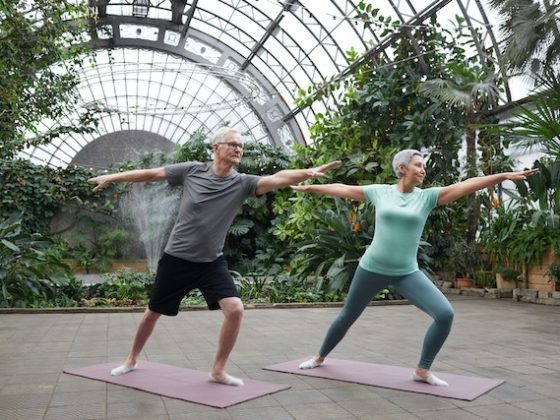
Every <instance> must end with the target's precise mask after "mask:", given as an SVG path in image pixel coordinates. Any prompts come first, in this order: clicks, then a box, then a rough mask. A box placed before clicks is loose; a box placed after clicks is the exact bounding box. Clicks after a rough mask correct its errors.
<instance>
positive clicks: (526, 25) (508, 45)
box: [490, 0, 560, 72]
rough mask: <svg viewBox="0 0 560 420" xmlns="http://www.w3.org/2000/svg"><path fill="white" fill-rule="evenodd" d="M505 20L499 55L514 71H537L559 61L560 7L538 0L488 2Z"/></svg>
mask: <svg viewBox="0 0 560 420" xmlns="http://www.w3.org/2000/svg"><path fill="white" fill-rule="evenodd" d="M490 5H491V6H492V7H494V8H496V10H498V12H499V14H500V15H501V16H503V17H504V19H503V22H502V23H501V25H500V30H501V32H502V34H503V41H504V42H503V43H502V46H503V47H502V53H503V55H504V57H505V58H506V60H507V65H508V67H509V68H510V69H512V70H514V71H524V70H525V71H527V70H530V71H532V72H540V71H542V69H543V67H546V66H555V65H556V64H558V62H559V61H560V35H559V33H558V13H559V12H560V4H558V2H554V1H548V0H547V1H542V2H541V1H538V0H523V1H512V0H490Z"/></svg>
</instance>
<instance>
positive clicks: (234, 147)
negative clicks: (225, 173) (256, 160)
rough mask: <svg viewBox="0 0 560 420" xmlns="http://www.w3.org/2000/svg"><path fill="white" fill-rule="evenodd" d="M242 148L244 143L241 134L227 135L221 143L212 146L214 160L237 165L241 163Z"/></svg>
mask: <svg viewBox="0 0 560 420" xmlns="http://www.w3.org/2000/svg"><path fill="white" fill-rule="evenodd" d="M243 147H244V141H243V137H242V136H241V134H239V133H235V132H231V133H228V134H226V135H225V137H224V140H223V141H222V142H220V143H215V144H214V146H213V149H214V160H217V161H219V162H222V163H229V164H231V165H237V164H238V163H239V162H241V157H242V156H243Z"/></svg>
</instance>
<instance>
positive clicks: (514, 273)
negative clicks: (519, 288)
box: [496, 267, 521, 281]
mask: <svg viewBox="0 0 560 420" xmlns="http://www.w3.org/2000/svg"><path fill="white" fill-rule="evenodd" d="M496 272H497V273H500V274H501V275H502V277H503V278H504V280H506V281H517V278H518V277H519V275H520V274H521V273H520V272H519V271H518V270H516V269H515V268H512V267H498V268H496Z"/></svg>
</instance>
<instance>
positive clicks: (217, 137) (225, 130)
mask: <svg viewBox="0 0 560 420" xmlns="http://www.w3.org/2000/svg"><path fill="white" fill-rule="evenodd" d="M229 133H237V134H241V133H240V132H239V131H238V130H236V129H235V128H231V127H222V128H220V129H218V131H216V132H215V133H214V136H213V137H212V144H217V143H222V142H223V141H224V139H225V138H226V136H227V135H228V134H229Z"/></svg>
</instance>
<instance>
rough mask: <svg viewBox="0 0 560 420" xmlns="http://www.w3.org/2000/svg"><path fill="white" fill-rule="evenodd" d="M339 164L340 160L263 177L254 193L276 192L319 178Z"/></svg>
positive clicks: (286, 170)
mask: <svg viewBox="0 0 560 420" xmlns="http://www.w3.org/2000/svg"><path fill="white" fill-rule="evenodd" d="M340 163H341V162H340V160H335V161H333V162H329V163H325V164H324V165H321V166H317V167H315V168H309V169H285V170H283V171H279V172H276V173H275V174H274V175H269V176H264V177H262V178H261V179H260V180H259V182H258V183H257V190H256V193H257V195H261V194H266V193H267V192H270V191H273V190H277V189H279V188H286V187H289V186H290V185H296V184H299V183H300V182H302V181H305V180H307V179H309V178H319V177H321V176H323V175H325V173H326V172H328V171H330V170H331V169H334V168H337V167H338V166H340Z"/></svg>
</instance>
